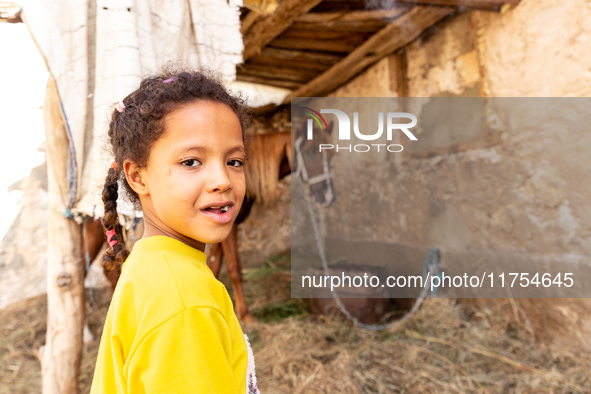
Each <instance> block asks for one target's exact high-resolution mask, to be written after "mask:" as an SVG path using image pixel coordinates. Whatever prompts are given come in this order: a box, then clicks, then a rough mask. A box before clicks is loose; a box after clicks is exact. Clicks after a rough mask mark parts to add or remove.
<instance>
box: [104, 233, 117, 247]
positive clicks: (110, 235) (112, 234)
mask: <svg viewBox="0 0 591 394" xmlns="http://www.w3.org/2000/svg"><path fill="white" fill-rule="evenodd" d="M105 234H107V242H108V243H109V246H110V247H113V246H115V245H116V244H117V240H116V239H114V240H112V241H111V238H113V236H114V235H115V230H109V231H107V232H106V233H105Z"/></svg>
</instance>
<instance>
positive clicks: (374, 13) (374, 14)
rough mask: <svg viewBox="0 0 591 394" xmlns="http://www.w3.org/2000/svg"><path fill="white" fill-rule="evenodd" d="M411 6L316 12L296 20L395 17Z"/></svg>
mask: <svg viewBox="0 0 591 394" xmlns="http://www.w3.org/2000/svg"><path fill="white" fill-rule="evenodd" d="M409 8H410V6H408V5H406V6H402V7H398V8H391V9H387V10H371V11H348V12H314V13H308V14H304V15H302V16H300V17H299V18H298V19H296V22H308V23H328V24H330V22H359V21H370V20H385V19H395V18H398V17H399V16H400V15H402V14H404V13H405V12H407V11H408V10H409Z"/></svg>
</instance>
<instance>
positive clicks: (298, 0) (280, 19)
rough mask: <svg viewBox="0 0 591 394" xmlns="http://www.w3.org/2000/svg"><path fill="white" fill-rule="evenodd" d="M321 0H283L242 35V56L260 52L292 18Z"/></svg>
mask: <svg viewBox="0 0 591 394" xmlns="http://www.w3.org/2000/svg"><path fill="white" fill-rule="evenodd" d="M321 1H322V0H283V1H282V2H281V3H280V4H279V7H278V8H277V10H276V11H275V13H274V14H273V15H269V16H267V17H265V18H264V19H261V20H260V21H259V22H258V23H256V24H255V25H254V26H252V27H251V28H250V30H249V32H248V35H246V36H245V37H244V52H243V54H242V58H243V59H244V60H245V61H246V60H247V59H248V58H250V57H252V56H254V55H257V54H259V53H260V51H261V48H263V47H264V46H265V45H267V44H268V43H269V42H271V41H272V40H273V39H274V38H275V37H277V36H278V35H279V34H281V33H283V32H284V31H285V30H287V28H288V27H289V26H291V24H292V23H293V21H294V20H296V19H297V18H299V17H300V16H302V15H303V14H305V13H307V12H308V11H310V10H311V9H312V8H314V7H315V6H316V5H317V4H318V3H320V2H321Z"/></svg>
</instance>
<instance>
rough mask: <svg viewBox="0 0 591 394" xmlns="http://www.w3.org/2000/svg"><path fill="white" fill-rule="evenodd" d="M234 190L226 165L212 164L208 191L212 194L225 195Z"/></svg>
mask: <svg viewBox="0 0 591 394" xmlns="http://www.w3.org/2000/svg"><path fill="white" fill-rule="evenodd" d="M231 189H232V181H231V180H230V176H229V174H228V169H227V168H226V163H222V164H218V163H216V164H212V166H211V167H210V176H209V183H208V191H209V192H212V193H216V192H219V193H225V192H227V191H229V190H231Z"/></svg>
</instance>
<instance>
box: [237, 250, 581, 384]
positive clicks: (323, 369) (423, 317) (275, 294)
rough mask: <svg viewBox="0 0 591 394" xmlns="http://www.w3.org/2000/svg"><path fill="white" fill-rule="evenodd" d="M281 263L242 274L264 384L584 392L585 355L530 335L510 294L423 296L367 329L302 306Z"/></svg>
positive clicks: (280, 258)
mask: <svg viewBox="0 0 591 394" xmlns="http://www.w3.org/2000/svg"><path fill="white" fill-rule="evenodd" d="M288 273H289V256H285V255H284V256H276V257H275V259H272V260H271V261H267V262H266V263H265V265H264V266H263V268H261V269H260V270H251V271H250V272H247V275H246V277H247V278H248V280H247V284H246V285H245V289H246V295H247V297H249V305H251V306H252V308H251V309H252V311H253V314H254V315H255V316H257V317H258V318H259V322H258V323H255V324H253V325H251V326H249V327H244V331H245V332H246V333H247V334H248V335H249V337H250V338H251V344H252V345H253V351H254V353H255V358H256V367H257V376H258V380H259V387H260V389H261V392H262V393H265V394H267V393H403V392H408V393H448V392H449V393H455V392H460V393H512V392H516V393H540V392H552V393H562V392H564V393H570V392H591V374H590V373H589V371H590V370H591V355H589V354H587V353H581V354H574V353H572V352H569V351H567V350H551V349H550V348H549V347H545V346H540V345H539V344H537V342H536V338H540V337H544V335H543V333H540V332H536V331H535V330H534V328H533V327H537V326H536V325H532V324H531V322H530V321H529V319H528V317H527V313H526V312H525V311H524V310H523V309H520V307H519V303H516V302H514V300H511V299H508V300H492V301H496V302H491V303H478V302H471V301H474V300H463V302H460V303H459V302H457V301H456V300H449V299H428V300H426V301H425V302H424V304H423V306H422V307H421V309H420V310H419V311H418V312H417V314H416V315H415V316H413V317H412V318H411V319H410V321H409V322H407V323H406V324H405V325H403V326H402V327H396V328H394V329H391V330H386V331H380V332H372V331H367V330H362V329H359V328H357V327H356V326H354V325H353V324H352V323H350V322H349V321H347V320H344V319H343V318H341V317H340V316H331V317H324V316H318V317H316V316H310V315H308V314H307V313H306V311H305V307H302V305H305V303H303V302H302V300H294V299H290V298H289V297H290V287H289V279H290V277H289V275H286V274H288ZM540 301H542V302H546V301H547V302H548V303H551V302H552V300H540ZM410 304H412V303H409V305H410ZM269 305H271V306H273V307H269ZM294 305H295V306H294ZM290 306H292V308H293V310H294V311H295V312H294V315H292V316H290V317H288V318H285V319H283V320H281V316H282V315H281V313H282V312H283V311H284V309H288V307H290ZM265 312H266V313H265ZM261 320H267V321H268V322H267V323H263V322H261Z"/></svg>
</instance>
